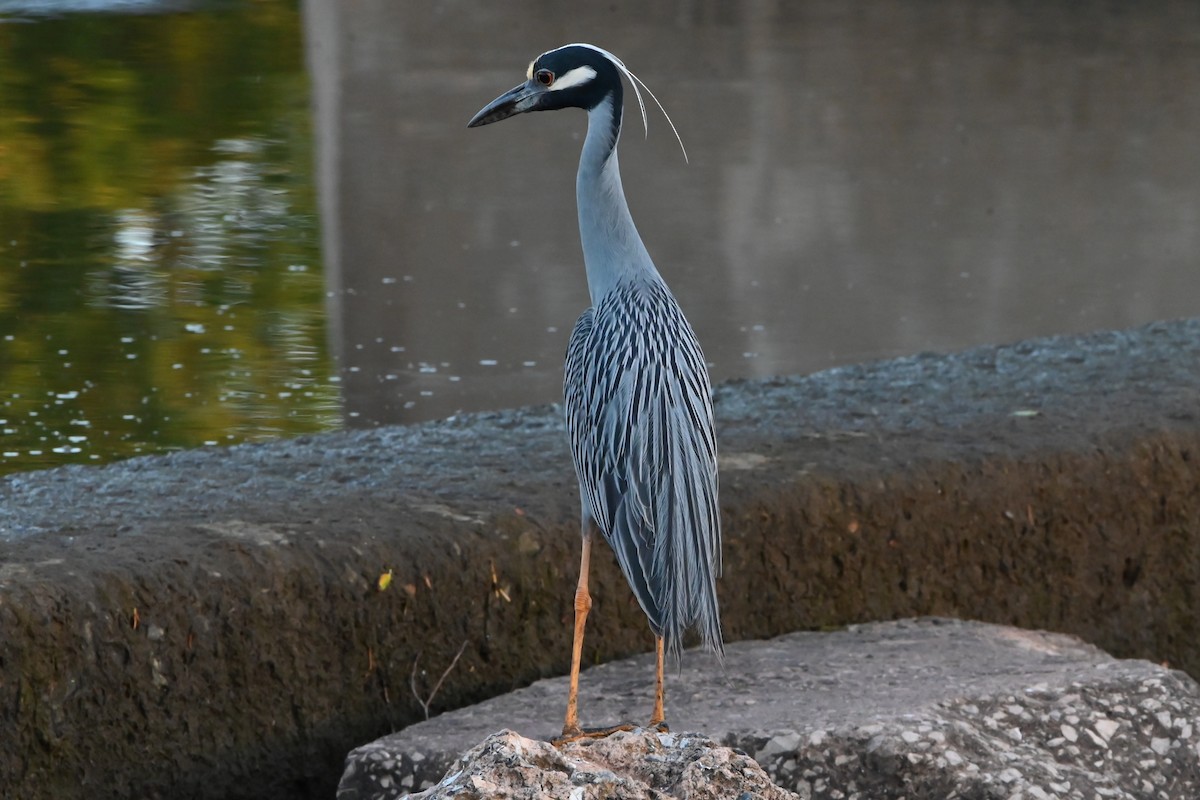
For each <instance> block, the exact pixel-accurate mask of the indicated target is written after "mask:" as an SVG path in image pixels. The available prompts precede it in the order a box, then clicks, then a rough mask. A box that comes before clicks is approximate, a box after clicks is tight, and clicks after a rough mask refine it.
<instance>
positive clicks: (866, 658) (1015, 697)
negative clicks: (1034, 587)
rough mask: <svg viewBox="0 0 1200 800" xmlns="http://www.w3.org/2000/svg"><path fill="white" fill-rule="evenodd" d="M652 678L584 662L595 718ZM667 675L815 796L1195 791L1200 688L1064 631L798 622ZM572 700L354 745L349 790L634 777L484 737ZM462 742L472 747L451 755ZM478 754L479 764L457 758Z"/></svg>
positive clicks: (446, 721) (542, 731)
mask: <svg viewBox="0 0 1200 800" xmlns="http://www.w3.org/2000/svg"><path fill="white" fill-rule="evenodd" d="M652 683H653V661H652V658H651V657H650V656H649V655H646V656H638V657H635V658H632V659H627V660H625V661H622V662H617V663H613V664H607V665H602V666H598V667H593V668H592V669H589V670H587V671H586V672H585V673H584V675H583V677H582V680H581V700H580V702H581V706H580V708H581V716H582V717H583V721H584V722H585V723H586V724H595V725H601V724H604V725H607V724H613V723H616V722H621V721H628V720H630V719H639V718H640V717H641V716H644V714H645V713H646V712H648V711H649V708H650V700H651V694H650V693H651V691H652ZM667 688H668V697H667V701H668V706H667V712H668V718H669V720H671V721H672V722H673V723H674V724H676V726H677V729H680V730H689V731H691V730H697V731H704V736H708V737H711V739H712V740H715V741H719V742H721V743H722V744H724V745H726V746H728V747H733V748H736V749H735V751H733V752H734V753H735V754H736V752H737V751H739V750H740V751H744V752H746V753H748V754H749V755H750V756H752V757H754V758H756V759H758V762H759V763H760V764H761V765H762V769H764V770H765V771H766V772H765V774H766V775H767V776H769V777H770V780H772V781H774V782H775V784H777V785H778V786H780V787H784V788H785V789H787V790H789V791H794V792H796V793H797V794H798V795H799V796H800V797H803V798H854V797H859V798H901V797H906V798H914V797H916V798H921V797H960V798H979V799H980V800H985V799H989V798H1043V797H1045V798H1049V797H1055V798H1093V797H1103V798H1151V797H1153V798H1165V799H1167V800H1172V799H1173V798H1179V799H1180V800H1184V798H1187V799H1188V800H1193V799H1194V798H1196V797H1200V722H1198V720H1200V686H1198V685H1197V684H1196V682H1195V681H1194V680H1192V679H1191V678H1189V677H1188V676H1187V675H1186V674H1184V673H1182V672H1179V671H1177V670H1171V669H1167V668H1165V667H1162V666H1159V665H1156V664H1153V663H1150V662H1148V661H1141V660H1120V659H1115V658H1113V657H1111V656H1109V655H1107V654H1106V653H1104V652H1102V651H1100V650H1098V649H1097V648H1095V647H1092V646H1090V645H1088V644H1085V643H1084V642H1082V641H1080V640H1079V639H1076V638H1074V637H1070V636H1065V635H1061V634H1053V633H1045V632H1040V631H1028V630H1021V629H1016V628H1010V627H1004V626H998V625H987V624H982V623H974V622H962V621H957V620H943V619H932V618H927V619H921V620H906V621H900V622H890V623H875V624H870V625H859V626H853V627H851V628H849V629H847V630H842V631H835V632H832V633H800V634H790V635H787V636H781V637H779V638H776V639H771V640H767V641H759V642H739V643H734V644H732V645H730V646H729V647H728V653H727V660H726V672H725V674H722V673H721V670H720V669H719V668H718V667H717V666H716V665H715V664H714V663H712V662H711V661H709V660H706V659H704V658H703V657H701V656H700V654H699V653H693V652H689V653H688V654H687V656H686V658H685V662H684V665H683V668H682V670H681V671H680V673H679V674H678V675H674V674H672V675H671V676H670V677H669V679H668V684H667ZM565 698H566V682H565V679H562V678H555V679H550V680H543V681H539V682H537V683H535V684H533V685H532V686H529V687H526V688H524V689H520V690H518V691H515V692H512V693H510V694H508V695H505V696H502V697H498V698H494V699H492V700H489V701H487V702H484V703H480V704H479V705H476V706H472V707H470V708H465V709H460V710H458V711H454V712H450V713H448V714H443V715H442V716H440V717H436V718H434V719H432V720H429V721H428V722H424V723H420V724H418V725H414V726H412V727H410V728H407V729H405V730H402V731H400V732H398V733H395V734H392V735H391V736H387V737H384V738H382V739H380V740H378V741H376V742H373V743H371V744H369V745H365V746H364V747H360V748H358V749H356V750H354V751H353V752H351V753H350V755H349V756H348V758H347V763H346V771H345V774H344V775H343V777H342V781H341V785H340V787H339V790H338V797H339V800H383V798H394V797H397V796H399V795H400V794H402V793H403V792H404V791H407V790H410V789H411V790H417V789H424V788H426V787H428V786H430V785H433V784H438V781H441V783H440V784H438V786H437V788H436V789H435V790H434V791H433V793H431V794H430V795H429V796H430V797H443V796H446V797H449V796H460V795H455V794H454V793H453V792H452V791H451V788H453V787H457V790H459V791H463V792H467V791H468V789H467V788H464V787H466V784H463V783H462V780H466V778H464V777H463V776H467V777H468V778H469V777H471V776H473V775H475V774H476V773H477V772H478V770H479V769H481V768H482V767H480V766H479V764H480V762H481V760H486V759H487V758H490V759H493V760H498V761H500V762H503V763H506V764H508V763H511V764H519V765H523V766H520V770H528V769H530V768H529V767H528V766H527V765H529V764H541V765H543V766H544V767H545V770H546V771H545V773H539V772H528V771H526V772H522V773H521V775H522V776H524V777H523V778H522V779H525V780H528V781H532V783H527V784H523V785H528V786H541V785H544V784H546V782H548V781H551V782H552V781H558V782H560V783H556V784H555V785H556V786H562V787H574V788H577V787H578V786H581V785H584V784H585V783H586V781H585V778H584V776H586V775H592V774H596V775H599V774H600V772H597V771H596V770H608V771H609V772H610V773H612V775H613V776H614V777H613V778H612V780H618V777H616V776H621V777H620V779H624V778H625V777H627V776H629V775H633V774H635V773H636V771H637V767H630V766H625V767H622V768H621V769H617V768H616V767H614V766H611V765H610V762H608V761H604V760H603V759H605V758H612V757H613V756H611V755H608V754H607V753H606V755H604V756H599V755H598V753H600V752H605V751H604V747H603V746H601V747H600V749H599V750H592V749H591V748H595V747H596V746H597V745H598V744H599V743H588V745H587V747H586V748H584V751H585V752H587V753H589V754H592V753H595V754H597V755H595V756H594V757H593V756H591V755H589V756H587V757H586V758H585V756H584V755H582V754H581V755H580V756H579V758H581V759H584V760H587V761H588V764H587V765H582V762H581V765H578V766H576V765H574V762H571V763H572V766H570V767H569V768H565V767H563V766H562V764H563V763H565V762H566V761H570V760H571V759H572V758H575V755H574V753H575V751H564V753H563V754H562V756H561V757H560V756H557V755H551V753H552V751H553V748H549V749H547V747H548V746H546V745H544V744H542V743H540V742H533V741H532V740H531V739H525V738H522V737H520V736H518V735H517V734H513V733H510V732H506V733H505V734H496V735H494V736H489V733H490V731H492V730H495V729H496V728H498V727H500V726H509V727H513V728H517V729H519V730H522V731H524V732H525V733H526V735H531V736H542V737H549V736H550V735H552V734H553V733H555V732H556V728H557V727H558V724H559V723H558V717H559V714H560V713H561V711H562V703H563V702H564V700H565ZM638 737H640V738H638ZM638 737H632V738H630V739H621V740H616V741H617V742H619V743H620V744H619V746H620V747H624V748H629V747H631V746H633V745H632V744H631V742H632V741H638V742H641V743H642V744H639V745H637V746H638V747H641V748H642V751H641V752H644V753H647V754H650V753H653V754H654V757H655V758H657V756H658V753H657V752H655V751H654V748H655V747H661V748H663V752H667V751H670V752H671V755H672V756H673V757H674V758H676V759H678V758H682V757H684V756H683V755H682V753H684V752H686V749H687V747H696V748H701V750H695V751H694V752H696V753H704V754H705V757H708V756H710V755H711V756H712V757H713V758H717V756H716V755H715V754H714V753H715V751H710V750H705V749H703V748H707V747H709V746H710V745H709V744H708V740H706V739H704V738H703V737H702V736H700V735H696V734H687V735H685V736H682V737H674V738H664V739H661V740H656V741H658V742H659V743H658V744H657V745H655V744H654V743H653V741H652V740H654V735H653V734H646V733H642V734H639V735H638ZM481 740H483V744H477V743H478V742H480V741H481ZM526 743H530V744H526ZM685 743H686V744H685ZM523 748H524V749H523ZM468 749H469V750H470V753H469V754H468V756H466V757H464V758H466V759H467V761H464V762H462V763H461V764H460V765H458V766H453V768H452V765H453V764H454V763H455V759H456V758H457V756H458V754H459V753H461V752H463V751H465V750H468ZM676 751H680V754H677V753H676ZM531 754H544V755H545V758H543V757H542V756H541V755H531ZM626 757H627V756H626ZM720 758H723V759H730V758H732V756H729V755H722V756H720ZM538 759H542V760H541V761H539V760H538ZM564 759H565V761H563V760H564ZM647 760H648V761H653V760H654V758H649V759H647ZM468 762H469V763H471V764H472V767H471V769H470V770H466V769H465V767H464V766H462V765H463V764H466V763H468ZM720 763H722V764H725V763H732V762H728V761H721V762H720ZM597 765H599V766H597ZM605 765H608V766H605ZM747 768H749V766H748V764H747ZM514 769H516V767H514ZM447 770H449V774H450V776H449V777H448V778H446V779H445V780H442V778H443V775H446V774H447ZM456 773H461V774H457V775H456ZM606 774H607V773H606ZM509 778H510V779H516V778H517V775H516V774H515V773H513V774H510V775H509ZM489 780H490V779H489ZM572 781H576V782H575V783H572ZM539 782H540V783H539ZM498 785H499V784H498ZM588 785H590V784H588ZM613 785H614V786H615V785H616V784H613ZM622 785H623V784H622ZM653 785H657V784H653ZM672 785H674V784H672ZM679 786H682V784H679ZM441 791H445V792H448V793H447V794H438V793H437V792H441ZM514 791H515V790H514ZM613 791H614V792H616V790H615V789H614V790H613ZM622 791H624V790H622ZM630 791H633V790H632V789H631V790H630ZM729 791H733V790H732V789H731V790H729ZM739 791H750V792H751V796H755V795H754V794H753V792H755V791H764V790H760V789H751V788H747V789H744V790H739ZM485 795H486V792H484V793H483V794H478V795H471V794H469V793H468V794H464V795H461V796H468V797H469V796H481V797H482V796H485ZM499 796H512V797H541V796H554V795H541V794H528V795H521V794H511V795H504V794H501V795H499ZM558 796H564V797H566V796H569V792H564V793H563V794H561V795H558ZM583 796H590V795H583ZM611 796H620V797H625V796H631V797H638V796H644V795H639V794H630V795H624V794H613V795H611ZM668 796H675V795H668ZM678 796H706V795H684V794H680V795H678ZM719 796H727V797H728V796H736V794H728V793H726V794H722V795H719ZM763 796H770V795H765V794H764V795H763Z"/></svg>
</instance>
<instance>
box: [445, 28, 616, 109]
mask: <svg viewBox="0 0 1200 800" xmlns="http://www.w3.org/2000/svg"><path fill="white" fill-rule="evenodd" d="M623 67H624V65H623V64H621V62H620V61H618V60H617V59H616V57H615V56H613V55H612V54H610V53H608V52H607V51H605V50H601V49H600V48H598V47H594V46H593V45H588V44H568V45H565V46H563V47H559V48H558V49H556V50H550V51H549V52H546V53H542V54H541V55H540V56H538V57H537V58H535V59H534V60H533V62H532V63H531V64H530V65H529V70H528V72H527V73H526V76H525V77H526V80H525V82H524V83H522V84H520V85H519V86H514V87H513V88H512V89H510V90H508V91H507V92H505V93H504V94H502V95H500V96H499V97H497V98H496V99H495V100H493V101H492V102H490V103H488V104H487V105H486V106H484V107H483V108H482V109H480V110H479V113H478V114H476V115H475V116H474V117H472V118H471V121H470V122H468V123H467V127H468V128H477V127H479V126H480V125H487V124H489V123H492V122H499V121H500V120H502V119H508V118H509V117H512V116H515V115H517V114H524V113H525V112H527V111H554V110H556V109H559V108H582V109H584V110H585V111H590V110H591V109H593V108H595V107H596V106H597V105H599V104H600V102H601V101H602V100H603V99H604V98H605V97H607V96H608V95H610V94H613V93H617V94H618V95H619V94H620V92H621V74H620V71H619V70H620V69H623Z"/></svg>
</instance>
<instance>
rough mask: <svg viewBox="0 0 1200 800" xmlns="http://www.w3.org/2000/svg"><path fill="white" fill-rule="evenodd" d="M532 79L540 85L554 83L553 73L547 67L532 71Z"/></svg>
mask: <svg viewBox="0 0 1200 800" xmlns="http://www.w3.org/2000/svg"><path fill="white" fill-rule="evenodd" d="M533 79H534V80H535V81H537V82H538V83H540V84H541V85H542V86H549V85H550V84H552V83H554V73H553V72H551V71H550V70H548V69H539V70H538V71H537V72H535V73H533Z"/></svg>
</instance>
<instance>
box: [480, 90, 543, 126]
mask: <svg viewBox="0 0 1200 800" xmlns="http://www.w3.org/2000/svg"><path fill="white" fill-rule="evenodd" d="M541 96H542V92H541V87H540V86H538V85H537V84H535V83H533V82H532V81H526V82H525V83H522V84H521V85H520V86H514V87H513V88H511V89H509V90H508V91H507V92H505V93H504V94H502V95H500V96H499V97H497V98H496V99H495V100H493V101H492V102H490V103H488V104H487V105H486V106H484V107H483V108H481V109H479V113H478V114H476V115H475V116H473V117H471V121H470V122H468V123H467V127H468V128H478V127H479V126H480V125H488V124H490V123H493V122H499V121H500V120H502V119H508V118H509V117H512V116H515V115H517V114H524V113H525V112H526V111H535V110H536V109H537V104H538V98H540V97H541Z"/></svg>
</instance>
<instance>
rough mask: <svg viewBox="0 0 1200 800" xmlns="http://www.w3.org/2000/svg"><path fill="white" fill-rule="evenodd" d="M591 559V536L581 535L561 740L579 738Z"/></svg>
mask: <svg viewBox="0 0 1200 800" xmlns="http://www.w3.org/2000/svg"><path fill="white" fill-rule="evenodd" d="M591 557H592V535H591V531H587V532H585V533H584V535H583V554H582V555H581V556H580V558H579V583H578V585H577V586H576V587H575V639H574V643H573V644H572V646H571V689H570V691H569V692H568V693H567V718H566V721H565V722H563V733H562V735H563V738H564V739H565V738H567V737H575V736H579V735H580V734H581V733H582V732H581V731H580V729H579V662H580V660H581V659H582V658H583V627H584V625H585V624H587V615H588V611H590V610H591V608H592V596H591V595H590V594H588V569H589V566H590V563H591Z"/></svg>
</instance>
